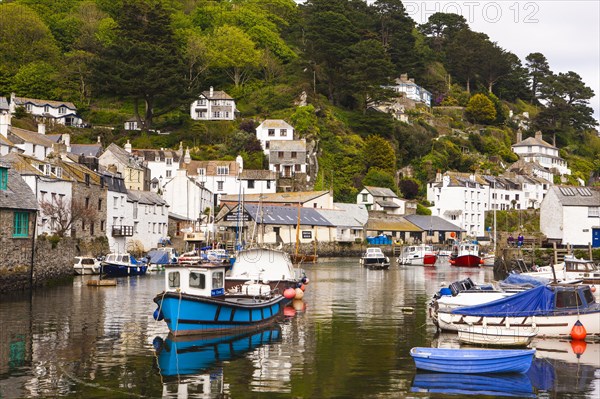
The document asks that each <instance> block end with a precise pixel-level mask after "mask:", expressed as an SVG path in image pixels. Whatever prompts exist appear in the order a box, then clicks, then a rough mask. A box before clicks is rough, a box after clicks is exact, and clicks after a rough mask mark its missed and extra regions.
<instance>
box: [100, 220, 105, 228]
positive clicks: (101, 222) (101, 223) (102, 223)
mask: <svg viewBox="0 0 600 399" xmlns="http://www.w3.org/2000/svg"><path fill="white" fill-rule="evenodd" d="M100 231H104V220H101V221H100Z"/></svg>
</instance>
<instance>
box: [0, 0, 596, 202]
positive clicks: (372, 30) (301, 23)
mask: <svg viewBox="0 0 600 399" xmlns="http://www.w3.org/2000/svg"><path fill="white" fill-rule="evenodd" d="M401 74H408V76H410V77H411V78H414V80H415V82H416V83H417V84H418V85H419V86H422V87H424V88H426V89H427V90H429V91H430V92H431V93H432V94H433V104H432V105H433V106H434V107H432V108H427V107H417V108H415V109H411V110H408V111H407V115H408V117H409V122H410V123H404V122H400V121H398V120H396V119H394V118H393V117H392V116H390V115H389V114H386V113H381V112H378V111H375V110H373V109H372V106H373V105H376V104H381V103H384V102H386V101H388V100H389V99H391V98H392V97H393V96H394V94H393V93H392V92H391V91H390V90H389V89H386V88H385V87H386V86H388V85H390V84H391V83H392V82H393V80H394V79H396V78H398V77H399V76H400V75H401ZM210 86H213V87H215V89H218V90H224V91H226V92H227V93H228V94H229V95H231V96H232V97H233V98H235V100H236V102H237V106H238V110H239V111H240V116H239V117H238V118H237V119H236V121H234V122H231V123H230V122H198V121H192V120H191V119H190V116H189V105H190V103H191V102H192V101H193V100H194V99H196V98H197V96H198V94H199V93H200V92H202V91H203V90H207V89H208V88H209V87H210ZM11 92H14V93H16V94H17V95H18V96H24V97H31V98H40V99H52V100H63V101H72V102H74V103H75V104H76V105H77V107H78V110H79V112H80V114H81V116H82V117H83V118H84V120H85V121H86V122H88V123H89V124H91V125H92V126H111V127H114V128H115V129H114V130H112V131H108V130H105V129H95V128H87V129H75V132H74V141H75V142H88V141H92V142H95V141H96V137H97V136H98V135H101V136H102V138H103V140H104V142H112V141H115V142H117V143H119V144H122V143H124V142H125V140H126V139H127V138H130V139H132V144H133V146H134V147H138V148H150V147H176V146H178V144H179V142H180V141H183V142H184V145H186V146H190V147H191V148H192V149H193V157H194V158H196V159H209V158H210V159H216V158H220V159H233V158H234V157H235V156H236V155H238V154H241V155H242V156H243V157H244V161H245V165H246V167H247V168H261V167H264V165H265V160H264V159H263V155H262V152H261V149H260V144H259V143H258V142H257V140H256V138H255V136H254V130H253V129H254V128H255V127H256V126H257V125H258V123H259V121H261V120H263V119H265V118H270V119H285V120H287V121H288V122H289V123H291V124H292V125H293V126H294V127H295V129H296V131H297V133H298V134H299V137H300V138H306V139H307V141H310V142H314V143H315V144H316V145H317V148H318V151H319V152H318V161H319V168H318V174H317V176H316V180H315V181H316V187H315V189H323V188H330V187H332V186H333V188H334V194H335V199H336V201H347V202H354V201H355V196H356V193H357V192H358V190H359V189H360V188H361V187H362V185H377V186H384V187H390V188H392V189H394V190H397V191H398V192H399V193H401V195H403V196H404V197H407V198H420V197H422V196H423V194H424V190H423V189H424V183H425V182H426V181H427V180H429V179H431V178H432V177H433V176H434V175H435V172H436V171H437V170H447V169H453V170H458V171H462V172H467V171H473V172H474V171H479V172H481V173H490V174H497V173H500V172H502V170H503V166H505V165H507V164H509V163H511V162H514V161H515V160H516V159H517V157H516V156H515V154H513V153H512V151H511V148H510V145H511V144H512V143H514V142H515V138H516V130H517V128H518V127H519V126H518V121H517V120H516V119H514V118H511V117H510V113H511V111H512V114H513V115H521V114H522V113H523V112H528V113H529V117H530V119H529V121H528V122H529V124H528V128H526V129H525V130H524V131H523V138H526V137H528V136H532V135H533V134H534V132H535V131H537V130H541V131H542V132H543V134H544V139H545V140H546V141H548V142H550V143H552V142H555V143H556V146H557V147H559V148H560V149H561V156H563V157H564V158H565V159H566V160H567V161H568V163H569V167H570V168H571V169H572V170H573V175H572V181H571V182H575V181H576V180H575V179H577V178H579V179H581V180H583V181H586V182H590V181H592V179H593V178H594V177H598V176H600V139H599V138H598V135H597V132H596V131H595V130H594V129H595V127H596V125H597V122H596V121H595V120H594V119H593V117H592V109H591V108H590V106H589V100H590V98H592V97H593V95H594V93H593V91H592V90H591V89H590V88H589V87H587V86H586V84H585V83H584V82H583V81H582V79H581V77H580V76H579V75H578V74H577V73H576V72H567V73H554V72H553V71H552V70H551V68H550V66H549V65H548V62H547V60H546V58H545V57H544V55H543V54H540V53H537V52H535V49H532V53H531V54H529V55H528V56H527V58H526V59H525V60H523V61H522V60H520V59H519V58H518V57H517V56H516V55H515V54H513V53H511V52H510V49H503V48H501V47H500V46H498V45H497V43H495V42H494V41H493V38H489V37H487V36H486V35H485V34H483V33H479V32H474V31H472V30H471V29H470V28H469V26H468V24H467V22H466V20H465V19H464V18H463V17H461V16H459V15H456V14H443V13H437V14H434V15H432V16H431V17H430V18H429V20H428V22H427V23H425V24H423V25H417V24H416V23H415V22H414V21H413V20H412V19H411V18H409V16H408V15H407V14H406V11H405V9H404V6H403V4H402V2H401V1H399V0H378V1H375V2H373V3H372V4H367V3H366V2H364V1H359V0H351V1H348V0H309V1H306V2H305V3H303V4H301V5H298V4H296V3H295V2H294V1H292V0H268V1H261V0H232V1H202V0H13V1H6V0H5V1H4V2H2V3H1V4H0V95H4V96H8V95H10V93H11ZM303 92H304V93H306V96H307V104H306V105H302V106H299V105H297V104H298V100H299V99H300V97H301V94H302V93H303ZM438 106H442V107H438ZM131 117H135V118H137V120H138V122H139V126H141V127H142V129H143V131H142V132H138V133H132V132H129V131H127V132H126V131H124V130H123V129H122V128H123V122H124V121H125V120H127V119H129V118H131ZM13 123H16V124H18V123H19V121H13ZM22 123H24V124H26V123H27V122H26V121H23V122H22ZM150 129H152V130H161V131H163V132H164V131H168V132H170V134H169V135H157V134H155V133H153V132H152V131H151V130H150ZM407 167H409V168H407ZM400 170H401V171H402V172H401V173H399V172H398V171H400ZM407 175H408V176H410V178H404V177H405V176H407Z"/></svg>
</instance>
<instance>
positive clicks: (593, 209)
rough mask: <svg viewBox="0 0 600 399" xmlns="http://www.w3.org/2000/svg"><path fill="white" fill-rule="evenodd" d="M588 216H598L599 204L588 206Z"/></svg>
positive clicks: (599, 213) (599, 214)
mask: <svg viewBox="0 0 600 399" xmlns="http://www.w3.org/2000/svg"><path fill="white" fill-rule="evenodd" d="M588 217H589V218H600V206H590V207H589V208H588Z"/></svg>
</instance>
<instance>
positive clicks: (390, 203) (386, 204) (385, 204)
mask: <svg viewBox="0 0 600 399" xmlns="http://www.w3.org/2000/svg"><path fill="white" fill-rule="evenodd" d="M375 202H376V203H377V205H379V206H382V207H384V208H400V205H398V204H396V203H395V202H394V201H383V200H376V201H375Z"/></svg>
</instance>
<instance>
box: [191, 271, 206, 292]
mask: <svg viewBox="0 0 600 399" xmlns="http://www.w3.org/2000/svg"><path fill="white" fill-rule="evenodd" d="M190 287H194V288H200V289H201V290H203V289H204V288H206V275H205V274H202V273H196V272H190Z"/></svg>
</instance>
